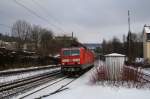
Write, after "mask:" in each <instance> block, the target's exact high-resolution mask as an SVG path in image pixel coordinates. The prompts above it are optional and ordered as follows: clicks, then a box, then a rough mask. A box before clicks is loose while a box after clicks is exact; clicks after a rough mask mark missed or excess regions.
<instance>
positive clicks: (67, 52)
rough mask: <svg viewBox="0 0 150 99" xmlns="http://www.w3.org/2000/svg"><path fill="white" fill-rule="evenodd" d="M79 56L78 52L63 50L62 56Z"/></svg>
mask: <svg viewBox="0 0 150 99" xmlns="http://www.w3.org/2000/svg"><path fill="white" fill-rule="evenodd" d="M79 54H80V50H64V52H63V55H64V56H77V55H79Z"/></svg>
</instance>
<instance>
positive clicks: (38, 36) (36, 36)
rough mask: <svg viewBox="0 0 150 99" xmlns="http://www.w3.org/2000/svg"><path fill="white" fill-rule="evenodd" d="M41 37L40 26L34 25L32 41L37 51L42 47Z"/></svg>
mask: <svg viewBox="0 0 150 99" xmlns="http://www.w3.org/2000/svg"><path fill="white" fill-rule="evenodd" d="M41 35H42V28H41V27H40V26H38V25H33V26H32V32H31V36H30V39H31V41H32V42H33V43H34V48H35V50H36V51H37V50H38V48H39V46H40V39H41Z"/></svg>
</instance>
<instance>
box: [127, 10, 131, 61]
mask: <svg viewBox="0 0 150 99" xmlns="http://www.w3.org/2000/svg"><path fill="white" fill-rule="evenodd" d="M128 29H129V30H128V37H127V42H128V43H127V44H128V45H127V46H128V49H127V55H128V62H129V63H130V64H131V62H132V54H131V46H132V44H131V43H132V40H131V28H130V11H129V10H128Z"/></svg>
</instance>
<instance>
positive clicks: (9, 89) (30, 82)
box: [0, 70, 62, 99]
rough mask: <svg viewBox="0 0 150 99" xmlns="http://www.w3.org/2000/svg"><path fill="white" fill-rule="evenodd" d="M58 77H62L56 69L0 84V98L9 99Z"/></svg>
mask: <svg viewBox="0 0 150 99" xmlns="http://www.w3.org/2000/svg"><path fill="white" fill-rule="evenodd" d="M60 77H62V75H61V72H60V71H59V70H57V71H53V72H51V73H44V74H39V75H36V76H31V77H28V78H24V79H20V80H16V81H14V82H9V83H6V84H1V85H0V99H9V98H10V97H11V96H14V95H17V94H19V93H20V94H21V93H24V92H26V91H27V90H29V89H32V88H35V87H37V86H40V85H42V84H44V83H47V82H49V81H52V80H55V79H58V78H60Z"/></svg>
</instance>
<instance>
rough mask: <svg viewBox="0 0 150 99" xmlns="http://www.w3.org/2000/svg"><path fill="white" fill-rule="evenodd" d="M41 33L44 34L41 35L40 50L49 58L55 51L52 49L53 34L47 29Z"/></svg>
mask: <svg viewBox="0 0 150 99" xmlns="http://www.w3.org/2000/svg"><path fill="white" fill-rule="evenodd" d="M41 33H42V34H41V39H40V48H41V51H40V52H41V53H42V54H43V55H44V56H47V55H49V54H50V53H51V51H52V50H53V48H52V45H53V43H52V41H53V32H52V31H49V30H47V29H42V31H41Z"/></svg>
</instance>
